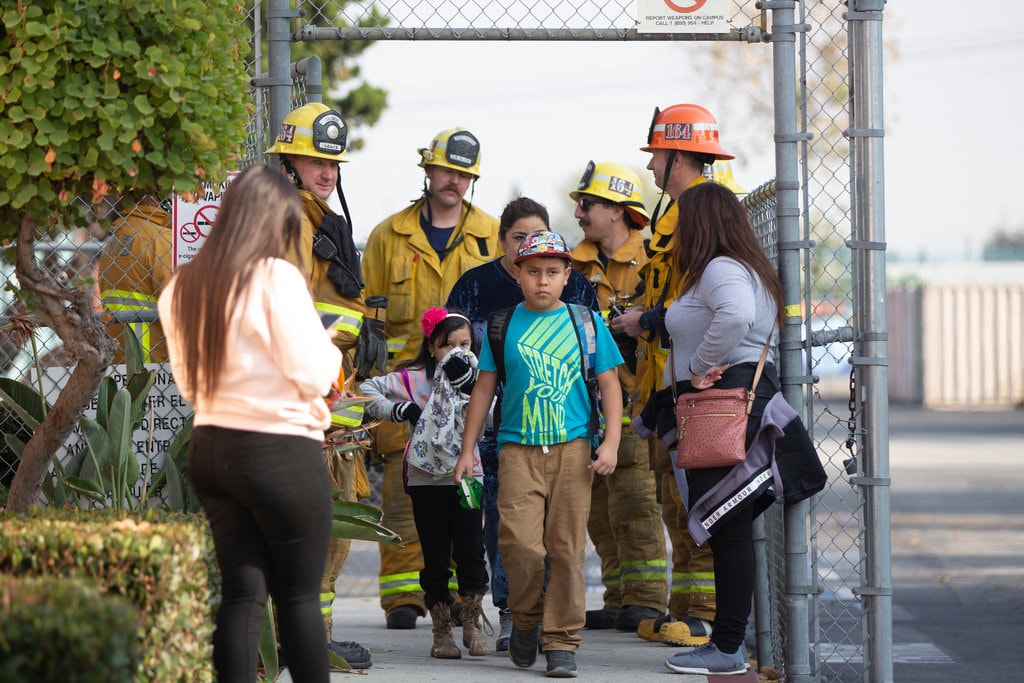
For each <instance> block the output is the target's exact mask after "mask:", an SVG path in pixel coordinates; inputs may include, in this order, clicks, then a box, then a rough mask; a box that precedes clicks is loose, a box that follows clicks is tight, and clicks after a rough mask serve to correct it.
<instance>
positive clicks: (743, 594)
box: [686, 467, 754, 653]
mask: <svg viewBox="0 0 1024 683" xmlns="http://www.w3.org/2000/svg"><path fill="white" fill-rule="evenodd" d="M729 469H730V468H728V467H724V468H723V467H716V468H713V469H706V470H689V471H687V473H686V482H687V485H688V486H689V487H690V495H691V496H692V498H691V499H692V500H697V499H699V498H700V496H703V495H704V493H706V492H707V491H708V490H709V489H711V488H712V487H713V486H714V485H715V484H717V483H718V482H719V480H721V478H722V477H723V476H724V473H728V471H729ZM723 471H724V473H723ZM708 544H709V545H710V546H711V553H712V556H713V558H714V566H715V599H716V603H715V620H714V624H713V626H712V630H711V640H712V641H713V642H714V643H715V645H717V646H718V649H719V650H721V651H722V652H729V653H732V652H736V650H737V649H739V646H740V645H741V644H742V643H743V637H744V635H745V634H746V630H747V618H748V617H749V616H750V605H751V600H753V597H754V506H753V505H744V506H743V507H742V508H740V510H738V511H737V513H736V515H735V516H734V517H733V518H732V519H730V520H729V521H728V522H725V523H723V525H722V527H721V528H720V529H718V530H717V531H715V533H714V534H713V535H712V536H711V538H710V539H709V540H708Z"/></svg>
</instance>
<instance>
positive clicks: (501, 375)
mask: <svg viewBox="0 0 1024 683" xmlns="http://www.w3.org/2000/svg"><path fill="white" fill-rule="evenodd" d="M514 310H515V306H512V307H510V308H503V309H501V310H499V311H494V312H493V313H491V314H490V315H489V316H487V343H488V344H490V347H491V356H492V357H493V358H494V367H495V368H497V374H498V386H497V388H496V390H495V396H496V401H495V404H494V412H493V413H492V418H491V425H492V427H491V428H492V429H493V431H494V433H495V434H497V433H498V426H499V425H500V424H501V396H502V393H503V391H502V389H503V388H504V386H505V337H507V336H508V325H509V323H510V322H511V320H512V311H514Z"/></svg>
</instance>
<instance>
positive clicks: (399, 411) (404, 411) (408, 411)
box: [391, 401, 423, 424]
mask: <svg viewBox="0 0 1024 683" xmlns="http://www.w3.org/2000/svg"><path fill="white" fill-rule="evenodd" d="M422 412H423V409H422V408H420V407H419V406H418V405H416V404H415V403H413V402H412V401H402V402H401V403H397V404H395V407H394V408H392V409H391V421H392V422H409V423H411V424H416V423H417V422H419V419H420V414H421V413H422Z"/></svg>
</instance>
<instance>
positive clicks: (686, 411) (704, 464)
mask: <svg viewBox="0 0 1024 683" xmlns="http://www.w3.org/2000/svg"><path fill="white" fill-rule="evenodd" d="M769 344H771V335H770V334H769V335H768V341H767V342H765V345H764V350H763V351H762V352H761V360H760V361H758V363H757V372H755V373H754V384H753V385H752V387H751V388H750V389H747V388H745V387H737V388H735V389H715V388H714V387H712V388H709V389H703V390H701V391H696V392H692V393H686V394H682V395H680V396H676V393H675V391H676V381H675V379H676V377H675V373H676V366H675V359H674V358H672V357H671V356H672V353H671V350H670V352H669V356H670V357H669V363H671V364H672V397H673V398H674V399H675V404H676V428H677V430H678V431H677V437H678V443H677V445H676V448H677V450H676V466H677V467H681V468H683V469H703V468H708V467H732V466H733V465H737V464H739V463H741V462H743V461H744V460H746V458H747V449H746V438H747V416H749V415H750V410H751V408H753V407H754V388H755V387H757V382H758V381H759V380H760V379H761V372H762V371H763V370H764V363H765V359H766V358H767V357H768V346H769Z"/></svg>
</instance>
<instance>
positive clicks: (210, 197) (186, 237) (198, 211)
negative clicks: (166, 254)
mask: <svg viewBox="0 0 1024 683" xmlns="http://www.w3.org/2000/svg"><path fill="white" fill-rule="evenodd" d="M237 175H238V173H237V172H232V173H229V174H228V178H227V180H225V181H224V182H223V183H203V190H202V192H201V193H200V194H199V195H198V196H196V197H195V201H191V202H190V201H186V200H185V199H184V198H183V197H182V196H181V195H179V194H176V195H174V208H173V211H172V213H173V216H174V270H178V268H180V267H181V266H183V265H185V264H186V263H188V262H189V261H191V260H192V259H193V258H195V256H196V254H198V253H199V248H200V247H202V246H203V243H204V242H205V241H206V237H207V236H208V235H209V234H210V227H211V226H212V225H213V221H214V220H215V219H216V218H217V212H218V211H220V202H221V198H222V197H223V196H224V191H225V190H227V189H228V185H230V184H231V181H232V180H234V179H235V176H237Z"/></svg>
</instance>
